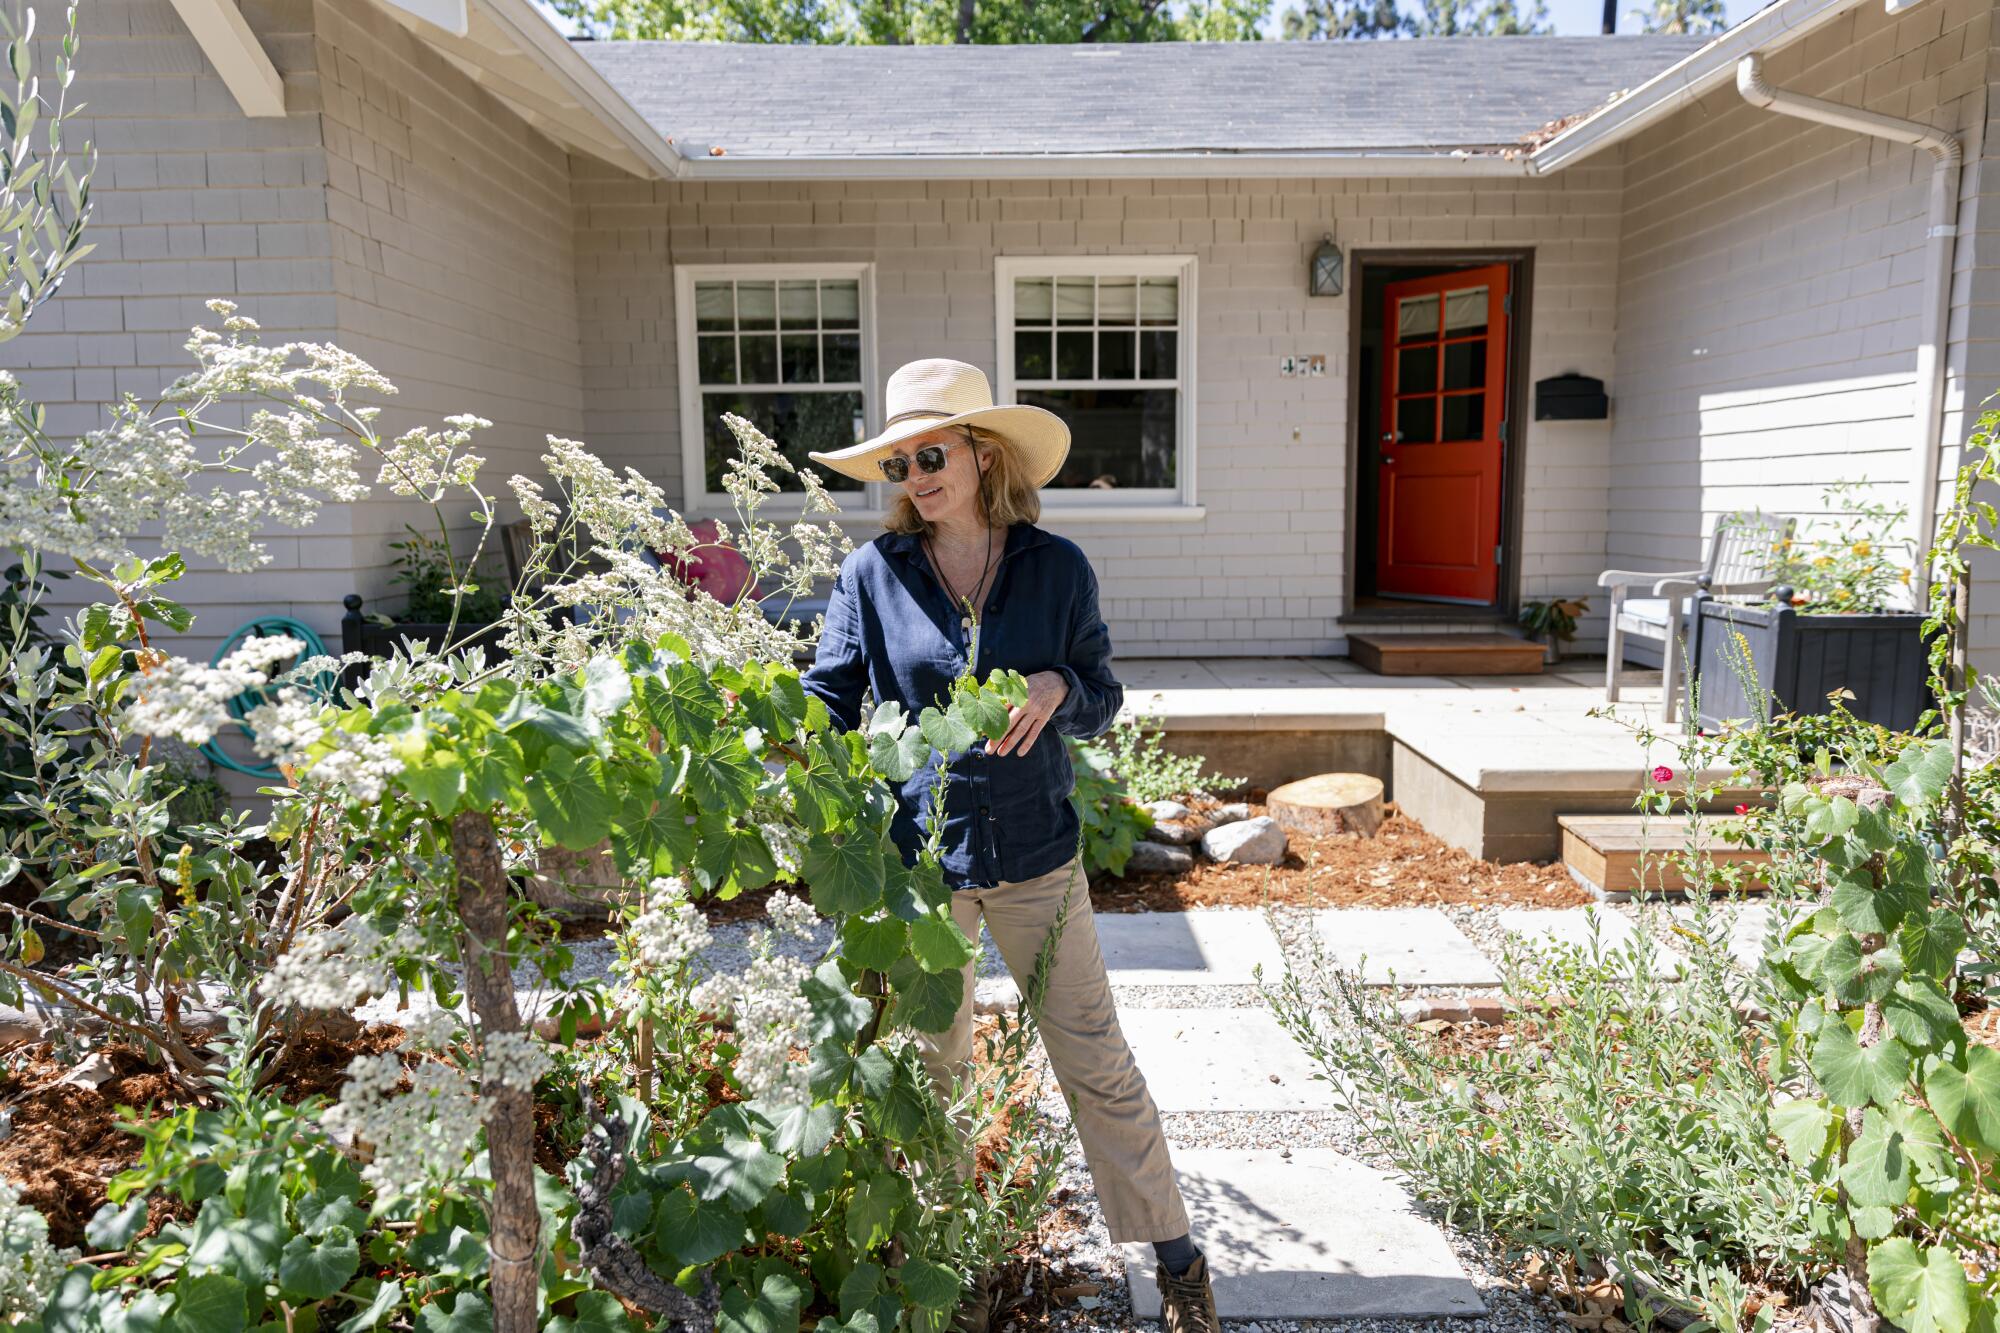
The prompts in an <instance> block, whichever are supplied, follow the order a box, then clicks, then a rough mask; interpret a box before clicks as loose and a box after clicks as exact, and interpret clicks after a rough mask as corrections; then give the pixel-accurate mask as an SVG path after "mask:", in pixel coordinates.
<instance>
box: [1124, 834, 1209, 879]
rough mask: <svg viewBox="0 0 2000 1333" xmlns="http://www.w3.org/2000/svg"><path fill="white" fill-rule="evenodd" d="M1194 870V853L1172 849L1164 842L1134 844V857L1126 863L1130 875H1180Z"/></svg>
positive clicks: (1181, 848) (1145, 841) (1180, 848)
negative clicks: (1185, 871)
mask: <svg viewBox="0 0 2000 1333" xmlns="http://www.w3.org/2000/svg"><path fill="white" fill-rule="evenodd" d="M1192 869H1194V853H1193V852H1190V851H1188V850H1187V849H1186V848H1183V847H1170V846H1168V845H1167V844H1166V843H1164V842H1150V841H1147V840H1145V839H1141V840H1140V841H1138V842H1135V843H1133V844H1132V857H1131V859H1130V860H1128V861H1126V862H1125V873H1126V874H1128V875H1147V874H1168V875H1178V874H1180V873H1181V872H1182V871H1184V870H1192Z"/></svg>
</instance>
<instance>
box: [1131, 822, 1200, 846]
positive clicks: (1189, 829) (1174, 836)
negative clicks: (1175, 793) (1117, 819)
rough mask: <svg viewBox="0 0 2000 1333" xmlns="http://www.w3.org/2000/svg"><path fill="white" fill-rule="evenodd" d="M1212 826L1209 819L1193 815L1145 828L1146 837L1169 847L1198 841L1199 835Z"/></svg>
mask: <svg viewBox="0 0 2000 1333" xmlns="http://www.w3.org/2000/svg"><path fill="white" fill-rule="evenodd" d="M1212 827H1214V825H1212V824H1210V823H1209V821H1207V820H1206V819H1203V818H1201V817H1200V816H1199V815H1194V816H1190V817H1189V818H1187V819H1178V820H1173V821H1171V822H1168V823H1164V824H1155V825H1153V827H1151V828H1149V829H1147V830H1146V837H1147V838H1148V839H1150V840H1151V841H1153V842H1164V843H1166V844H1167V845H1168V846H1170V847H1186V846H1188V845H1189V844H1190V843H1195V842H1199V841H1200V840H1201V835H1202V834H1204V833H1206V832H1208V831H1209V829H1211V828H1212Z"/></svg>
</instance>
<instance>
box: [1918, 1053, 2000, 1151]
mask: <svg viewBox="0 0 2000 1333" xmlns="http://www.w3.org/2000/svg"><path fill="white" fill-rule="evenodd" d="M1924 1096H1925V1098H1926V1099H1927V1100H1928V1101H1929V1102H1930V1104H1931V1106H1932V1108H1933V1109H1935V1110H1936V1111H1937V1115H1938V1119H1939V1120H1942V1121H1943V1122H1944V1124H1945V1127H1946V1128H1947V1129H1949V1130H1951V1132H1952V1133H1954V1134H1956V1135H1958V1136H1959V1137H1960V1138H1969V1139H1972V1140H1973V1141H1974V1142H1976V1143H1979V1144H1981V1145H1983V1146H1985V1147H1987V1148H1992V1147H1995V1146H1996V1145H2000V1052H1996V1051H1993V1050H1990V1049H1988V1048H1987V1047H1985V1046H1968V1047H1967V1048H1966V1051H1965V1054H1964V1057H1963V1059H1962V1061H1950V1060H1941V1061H1939V1062H1938V1063H1937V1065H1936V1066H1935V1067H1934V1068H1933V1069H1932V1070H1931V1071H1930V1073H1929V1074H1928V1075H1927V1076H1926V1077H1925V1078H1924Z"/></svg>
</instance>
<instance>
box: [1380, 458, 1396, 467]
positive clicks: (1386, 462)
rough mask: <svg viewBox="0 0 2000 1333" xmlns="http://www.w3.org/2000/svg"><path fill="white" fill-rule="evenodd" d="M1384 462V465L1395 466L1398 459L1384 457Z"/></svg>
mask: <svg viewBox="0 0 2000 1333" xmlns="http://www.w3.org/2000/svg"><path fill="white" fill-rule="evenodd" d="M1382 462H1383V465H1384V466H1386V467H1394V466H1396V460H1395V459H1393V458H1388V457H1384V458H1383V459H1382Z"/></svg>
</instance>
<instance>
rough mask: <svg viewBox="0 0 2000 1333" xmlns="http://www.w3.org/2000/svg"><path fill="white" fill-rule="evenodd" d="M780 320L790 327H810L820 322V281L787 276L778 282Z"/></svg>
mask: <svg viewBox="0 0 2000 1333" xmlns="http://www.w3.org/2000/svg"><path fill="white" fill-rule="evenodd" d="M778 322H779V323H780V324H781V325H783V326H784V327H785V328H788V329H810V328H812V327H814V326H815V325H817V324H818V323H819V283H818V282H817V281H815V280H814V279H812V278H787V279H785V280H784V281H783V282H781V283H779V284H778Z"/></svg>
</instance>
